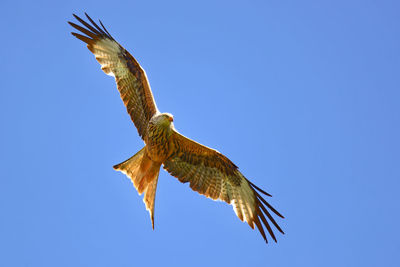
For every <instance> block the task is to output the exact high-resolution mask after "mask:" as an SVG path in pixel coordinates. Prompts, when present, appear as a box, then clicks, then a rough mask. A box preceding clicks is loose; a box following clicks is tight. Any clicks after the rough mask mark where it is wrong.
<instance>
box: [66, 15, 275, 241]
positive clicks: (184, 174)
mask: <svg viewBox="0 0 400 267" xmlns="http://www.w3.org/2000/svg"><path fill="white" fill-rule="evenodd" d="M74 17H75V18H76V19H77V20H78V21H79V22H80V23H82V25H83V26H84V27H82V26H79V25H77V24H75V23H72V22H68V23H69V24H70V25H71V26H72V27H74V28H75V29H77V30H78V31H80V33H74V32H73V33H72V34H73V35H74V36H75V37H77V38H78V39H80V40H82V41H83V42H85V43H86V44H87V47H88V49H89V50H90V51H91V52H92V53H93V54H94V55H95V57H96V60H97V61H98V62H99V63H100V65H101V69H102V70H103V71H104V72H105V73H106V74H108V75H111V76H114V77H115V80H116V83H117V88H118V90H119V92H120V94H121V98H122V100H123V102H124V104H125V106H126V108H127V111H128V114H129V115H130V117H131V119H132V121H133V123H134V124H135V126H136V128H137V130H138V133H139V135H140V136H141V137H142V139H143V140H144V142H145V147H143V148H142V149H141V150H140V151H139V152H137V153H136V154H135V155H134V156H133V157H131V158H129V159H128V160H126V161H124V162H122V163H120V164H117V165H115V166H114V168H115V169H116V170H119V171H121V172H123V173H125V174H126V175H127V176H128V177H129V178H130V179H131V180H132V182H133V184H134V186H135V188H136V189H137V191H138V193H139V194H142V193H144V198H143V201H144V202H145V204H146V209H147V210H149V213H150V217H151V222H152V226H153V229H154V201H155V194H156V188H157V181H158V174H159V170H160V167H161V165H163V167H164V169H165V170H167V171H168V172H169V173H170V174H171V175H172V176H175V177H177V178H178V179H179V181H180V182H182V183H187V182H189V185H190V187H191V188H192V189H193V190H195V191H197V192H199V193H200V194H202V195H205V196H206V197H209V198H211V199H214V200H222V201H225V202H227V203H229V204H232V205H233V208H234V211H235V213H236V215H237V216H238V217H239V219H240V220H242V221H246V222H247V223H248V224H249V225H250V227H251V228H253V229H254V227H255V226H256V227H257V228H258V230H259V231H260V233H261V235H262V236H263V238H264V240H265V241H266V242H268V241H267V237H266V233H265V231H264V227H265V228H266V229H267V231H268V233H269V235H270V236H271V237H272V238H273V240H274V241H275V242H276V237H275V235H274V232H273V231H272V228H271V226H270V224H269V222H271V223H272V224H273V225H274V226H275V228H276V229H278V231H280V232H281V233H283V231H282V229H281V228H280V227H279V225H278V224H277V223H276V221H275V219H274V218H273V217H272V215H271V213H270V211H272V212H273V213H274V214H275V215H277V216H279V217H281V218H283V216H282V215H281V214H280V213H279V212H278V211H276V210H275V209H274V208H273V207H272V206H271V205H270V204H269V203H268V202H267V201H266V200H265V199H264V198H263V197H262V195H266V196H271V195H269V194H268V193H267V192H265V191H263V190H262V189H260V188H259V187H257V186H256V185H254V184H253V183H251V182H250V181H249V180H247V179H246V178H245V177H244V176H243V174H242V173H241V172H240V171H239V169H238V167H237V166H236V165H235V164H233V163H232V161H230V160H229V159H228V158H227V157H225V156H224V155H222V154H221V153H219V152H218V151H216V150H214V149H211V148H209V147H206V146H203V145H201V144H199V143H197V142H195V141H193V140H191V139H189V138H187V137H185V136H183V135H181V134H180V133H178V132H177V131H176V130H175V127H174V124H173V117H172V115H171V114H168V113H160V112H159V111H158V109H157V106H156V104H155V101H154V98H153V95H152V92H151V89H150V85H149V82H148V80H147V76H146V73H145V72H144V70H143V69H142V68H141V67H140V65H139V63H138V62H137V61H136V60H135V58H134V57H133V56H131V54H129V52H128V51H127V50H125V49H124V48H123V47H122V46H121V45H120V44H118V43H117V42H116V41H115V40H114V38H113V37H112V36H111V35H110V34H109V32H108V31H107V30H106V28H105V27H104V26H103V24H102V23H101V21H99V22H100V25H101V27H100V26H98V25H97V24H96V23H95V22H94V21H93V20H92V19H91V18H90V17H89V16H88V15H87V14H86V17H87V19H88V20H89V22H86V21H84V20H83V19H81V18H79V17H78V16H76V15H74ZM85 27H86V28H85ZM82 34H84V35H82Z"/></svg>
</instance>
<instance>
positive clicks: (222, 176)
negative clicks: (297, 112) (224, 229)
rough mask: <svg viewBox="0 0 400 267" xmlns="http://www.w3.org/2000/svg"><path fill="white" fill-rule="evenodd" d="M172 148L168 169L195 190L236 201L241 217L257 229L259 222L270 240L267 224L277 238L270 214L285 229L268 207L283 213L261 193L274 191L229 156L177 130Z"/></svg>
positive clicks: (173, 135) (280, 230)
mask: <svg viewBox="0 0 400 267" xmlns="http://www.w3.org/2000/svg"><path fill="white" fill-rule="evenodd" d="M170 151H171V152H170V153H171V156H170V157H169V158H168V160H167V161H165V162H164V169H166V170H167V171H168V172H169V173H170V174H171V175H172V176H175V177H177V178H178V179H179V181H180V182H182V183H187V182H189V183H190V187H191V188H192V189H193V190H194V191H197V192H199V193H200V194H202V195H205V196H206V197H209V198H211V199H214V200H217V199H219V200H223V201H225V202H227V203H229V204H232V205H233V209H234V211H235V213H236V215H237V216H238V217H239V219H240V220H242V221H243V220H244V221H246V222H247V223H248V224H249V225H250V227H251V228H253V229H254V226H257V228H258V230H259V231H260V233H261V235H262V236H263V238H264V240H265V241H266V242H268V240H267V237H266V234H265V231H264V227H266V228H267V231H268V233H269V234H270V235H271V237H272V238H273V239H274V241H275V242H276V238H275V235H274V232H273V231H272V229H271V226H270V224H269V222H268V220H267V218H268V219H269V221H270V222H272V224H273V225H274V226H275V227H276V229H278V230H279V232H281V233H282V234H283V233H284V232H283V231H282V229H281V228H280V227H279V225H278V224H277V223H276V221H275V220H274V218H273V217H272V215H271V214H270V212H269V211H268V209H269V210H271V211H272V212H273V213H275V214H276V215H278V216H279V217H281V218H283V216H282V215H281V214H280V213H279V212H278V211H276V210H275V209H274V208H273V207H272V206H271V205H270V204H269V203H268V202H267V201H266V200H265V199H264V198H263V197H262V196H261V194H264V195H266V196H271V195H270V194H268V193H267V192H265V191H263V190H262V189H260V188H259V187H257V186H256V185H254V184H253V183H251V182H250V181H248V180H247V179H246V178H245V177H244V176H243V175H242V174H241V173H240V171H239V170H238V167H237V166H236V165H235V164H233V163H232V161H230V160H229V159H228V158H227V157H225V156H224V155H222V154H221V153H219V152H218V151H216V150H214V149H211V148H209V147H206V146H203V145H201V144H199V143H197V142H195V141H193V140H191V139H189V138H187V137H185V136H183V135H181V134H180V133H178V132H176V131H174V132H173V134H172V135H171V137H170ZM267 208H268V209H267ZM265 216H266V217H267V218H266V217H265ZM263 226H264V227H263Z"/></svg>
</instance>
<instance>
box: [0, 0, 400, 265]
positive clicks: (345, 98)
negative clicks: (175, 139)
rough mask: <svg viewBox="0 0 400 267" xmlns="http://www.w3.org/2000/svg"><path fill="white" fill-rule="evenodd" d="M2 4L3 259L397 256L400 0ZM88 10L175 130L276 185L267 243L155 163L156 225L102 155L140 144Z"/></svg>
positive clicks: (140, 261) (306, 261) (184, 261)
mask: <svg viewBox="0 0 400 267" xmlns="http://www.w3.org/2000/svg"><path fill="white" fill-rule="evenodd" d="M189 2H190V4H189ZM0 8H1V10H2V15H1V16H0V22H1V25H2V33H1V35H0V39H1V50H0V58H1V64H0V71H1V79H0V121H1V131H0V167H1V172H2V174H1V176H0V177H1V179H0V214H1V215H0V216H1V217H0V254H1V256H0V265H1V266H167V265H170V266H385V267H386V266H400V259H399V251H400V230H399V225H400V215H399V204H400V198H399V188H400V164H399V163H400V155H399V151H400V142H399V136H400V120H399V115H400V75H399V71H400V52H399V51H400V49H399V48H400V16H399V10H400V5H399V2H398V1H337V0H336V1H242V2H238V1H197V3H195V2H194V1H181V2H178V1H125V2H119V1H99V0H96V1H85V2H84V3H82V1H62V2H61V1H40V0H39V1H22V2H18V1H8V0H5V1H2V2H1V3H0ZM85 11H86V12H88V13H89V14H90V15H91V16H92V17H93V18H94V19H99V18H100V19H101V20H102V21H103V22H104V24H105V25H106V27H107V28H108V30H109V31H110V33H111V34H112V35H113V36H114V37H115V38H116V39H117V40H118V41H119V42H120V43H121V44H122V45H123V46H124V47H125V48H126V49H128V50H129V51H130V52H131V53H132V54H133V55H134V56H135V57H136V58H137V59H138V60H139V62H140V63H141V64H142V66H143V67H144V68H145V70H146V71H147V74H148V76H149V79H150V83H151V86H152V89H153V93H154V96H155V99H156V101H157V104H158V107H159V108H160V110H161V111H163V112H170V113H172V114H174V116H175V126H176V128H177V129H178V130H179V131H180V132H182V133H183V134H185V135H187V136H189V137H191V138H193V139H195V140H197V141H198V142H201V143H203V144H205V145H207V146H211V147H213V148H216V149H218V150H219V151H221V152H223V153H224V154H226V155H227V156H228V157H229V158H230V159H231V160H232V161H233V162H234V163H236V164H237V165H238V166H239V167H240V169H241V171H242V172H243V173H244V174H245V175H246V176H247V177H248V178H249V179H250V180H251V181H253V182H254V183H255V184H256V185H258V186H260V187H262V188H264V189H265V190H266V191H267V192H270V193H271V194H272V195H273V198H271V199H270V201H271V203H272V204H273V205H274V206H275V207H276V208H277V209H278V210H279V211H280V212H282V214H284V215H285V216H286V219H285V220H279V223H280V225H281V226H282V228H283V229H284V230H285V232H286V234H285V235H279V234H278V235H277V238H278V243H277V244H275V243H270V244H268V245H265V244H264V241H263V239H262V238H261V236H260V235H259V233H258V232H256V231H252V230H251V228H250V227H248V225H246V224H244V223H242V222H241V221H240V220H238V219H237V217H236V216H235V214H234V212H233V210H232V208H231V206H228V205H226V204H225V203H222V202H213V201H211V200H209V199H206V198H205V197H203V196H200V195H198V194H197V193H195V192H193V191H192V190H190V189H189V188H188V185H187V184H181V183H179V182H178V180H177V179H175V178H173V177H172V176H170V175H168V174H167V173H166V172H165V171H162V172H161V174H160V179H159V184H158V190H157V196H156V208H155V227H156V229H155V231H154V232H153V231H152V229H151V223H150V219H149V215H148V213H147V211H146V210H145V207H144V204H143V202H142V199H141V197H139V196H138V194H137V192H136V190H135V189H134V188H133V186H132V184H131V182H130V181H129V180H128V179H127V178H125V176H124V175H123V174H121V173H119V172H116V171H114V170H113V169H112V166H113V165H114V164H116V163H119V162H121V161H123V160H125V159H127V158H128V157H130V156H131V155H133V154H134V153H135V152H137V151H138V150H139V149H140V148H141V147H142V146H143V143H142V141H141V139H140V138H139V137H138V135H137V132H136V129H135V128H134V125H133V124H132V123H131V121H130V118H129V116H128V115H127V113H126V111H125V107H124V106H123V104H122V101H121V100H120V98H119V95H118V92H117V90H116V87H115V83H114V80H113V79H112V78H111V77H108V76H106V75H105V74H104V73H103V72H102V71H101V70H100V67H99V65H98V63H97V62H96V61H95V59H94V56H93V55H92V54H91V53H90V52H89V51H88V50H87V49H86V47H85V46H84V44H83V43H82V42H80V41H79V40H77V39H75V38H73V36H71V35H70V32H71V30H72V29H71V27H70V26H69V25H68V24H67V21H68V20H72V19H73V17H72V13H77V14H78V15H83V12H85ZM167 263H168V264H167Z"/></svg>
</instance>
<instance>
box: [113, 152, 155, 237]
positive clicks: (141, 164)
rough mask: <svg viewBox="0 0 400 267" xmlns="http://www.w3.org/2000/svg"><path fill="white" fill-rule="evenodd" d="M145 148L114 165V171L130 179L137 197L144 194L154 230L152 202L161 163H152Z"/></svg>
mask: <svg viewBox="0 0 400 267" xmlns="http://www.w3.org/2000/svg"><path fill="white" fill-rule="evenodd" d="M145 148H146V147H144V148H142V149H141V150H140V151H139V152H137V153H136V154H135V155H134V156H132V157H131V158H129V159H127V160H126V161H124V162H122V163H120V164H117V165H115V166H114V169H115V170H117V171H121V172H123V173H124V174H126V176H128V177H129V178H131V181H132V183H133V185H134V186H135V188H136V190H137V191H138V193H139V195H141V194H142V193H143V192H144V198H143V202H144V203H145V204H146V209H147V210H148V211H149V213H150V218H151V225H152V227H153V229H154V200H155V197H156V189H157V182H158V174H159V172H160V167H161V163H157V162H154V161H152V160H151V159H150V158H149V157H148V156H147V155H146V153H145Z"/></svg>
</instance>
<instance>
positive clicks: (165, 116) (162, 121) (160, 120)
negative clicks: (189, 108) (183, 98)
mask: <svg viewBox="0 0 400 267" xmlns="http://www.w3.org/2000/svg"><path fill="white" fill-rule="evenodd" d="M152 120H153V122H154V123H155V124H157V125H159V126H170V125H173V123H172V122H173V121H174V116H172V114H170V113H161V114H159V115H157V116H155V117H153V118H152Z"/></svg>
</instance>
